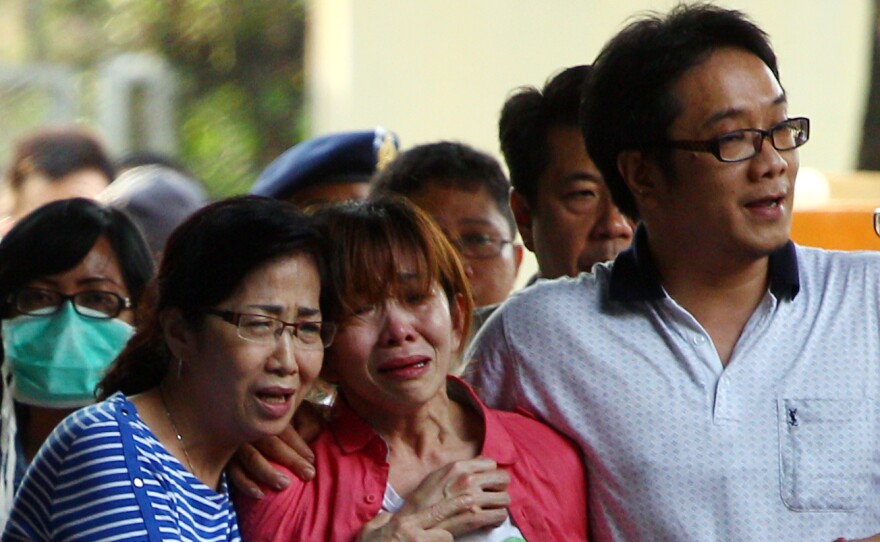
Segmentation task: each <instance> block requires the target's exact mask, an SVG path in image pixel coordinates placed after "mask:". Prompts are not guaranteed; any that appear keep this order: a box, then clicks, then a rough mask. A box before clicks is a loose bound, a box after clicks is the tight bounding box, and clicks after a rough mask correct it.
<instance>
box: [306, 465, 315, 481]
mask: <svg viewBox="0 0 880 542" xmlns="http://www.w3.org/2000/svg"><path fill="white" fill-rule="evenodd" d="M303 476H305V478H306V480H311V479H312V478H314V477H315V468H314V467H306V468H305V469H303Z"/></svg>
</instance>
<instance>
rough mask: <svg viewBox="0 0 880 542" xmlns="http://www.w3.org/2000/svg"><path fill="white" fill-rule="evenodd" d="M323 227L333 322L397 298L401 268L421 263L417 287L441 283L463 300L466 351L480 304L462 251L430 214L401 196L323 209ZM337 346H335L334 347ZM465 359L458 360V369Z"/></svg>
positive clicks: (327, 308)
mask: <svg viewBox="0 0 880 542" xmlns="http://www.w3.org/2000/svg"><path fill="white" fill-rule="evenodd" d="M315 217H316V218H317V220H318V224H319V228H320V229H321V230H322V233H323V234H324V236H325V238H326V239H328V241H329V242H328V245H329V246H328V247H327V248H328V249H327V253H326V254H327V262H328V265H327V266H328V268H329V280H328V284H327V285H326V286H325V291H326V297H325V298H324V299H325V301H326V304H325V306H324V307H323V310H324V314H325V315H326V317H327V319H328V320H332V321H335V322H339V323H340V325H343V326H344V325H345V320H346V319H347V318H349V317H351V316H352V315H353V314H355V311H356V310H357V309H358V307H359V306H362V305H363V304H373V303H377V304H378V303H381V302H383V301H384V300H386V299H388V298H391V297H396V296H397V295H398V293H399V292H403V291H409V289H410V288H412V285H411V284H410V283H409V282H407V284H406V285H405V287H404V284H403V279H402V278H401V277H400V273H399V271H400V268H401V266H402V265H403V264H404V262H405V263H406V264H410V263H414V264H415V269H414V271H415V273H416V276H417V277H418V284H417V288H419V289H420V290H421V291H423V292H428V291H430V289H431V287H432V286H433V285H434V284H435V283H436V284H438V285H440V287H441V288H443V292H444V293H445V294H446V298H447V299H448V301H449V304H450V310H452V308H453V307H455V306H456V300H455V296H456V295H461V296H462V299H463V303H462V314H461V315H460V318H461V321H462V322H463V324H464V325H463V327H462V330H463V333H462V342H461V346H460V347H459V352H458V354H459V355H460V354H461V351H462V350H464V346H465V344H466V341H467V338H468V336H469V331H470V327H471V320H472V313H473V309H474V301H473V298H472V296H471V289H470V285H469V283H468V279H467V275H466V274H465V271H464V267H463V266H462V264H461V260H460V259H459V256H458V251H457V250H456V249H455V247H453V246H452V244H451V243H450V242H449V241H448V240H447V239H446V236H445V235H443V232H442V230H440V227H439V226H437V224H436V223H435V222H434V221H433V220H432V219H431V217H430V216H429V215H427V214H426V213H425V212H424V211H422V210H421V209H419V208H418V207H416V206H415V205H413V204H411V203H409V202H408V201H407V200H405V199H403V198H400V197H395V196H381V197H378V198H376V199H373V200H368V201H365V202H351V203H344V204H340V205H334V206H329V207H324V208H322V209H319V210H318V211H316V213H315ZM331 348H332V347H331ZM458 361H459V360H453V363H452V366H455V365H457V362H458Z"/></svg>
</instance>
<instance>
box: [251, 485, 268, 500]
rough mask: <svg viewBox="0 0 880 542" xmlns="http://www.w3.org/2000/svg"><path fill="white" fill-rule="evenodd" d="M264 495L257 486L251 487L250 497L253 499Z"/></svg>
mask: <svg viewBox="0 0 880 542" xmlns="http://www.w3.org/2000/svg"><path fill="white" fill-rule="evenodd" d="M265 496H266V494H265V493H263V492H262V491H260V488H258V487H252V488H251V497H253V498H255V499H262V498H263V497H265Z"/></svg>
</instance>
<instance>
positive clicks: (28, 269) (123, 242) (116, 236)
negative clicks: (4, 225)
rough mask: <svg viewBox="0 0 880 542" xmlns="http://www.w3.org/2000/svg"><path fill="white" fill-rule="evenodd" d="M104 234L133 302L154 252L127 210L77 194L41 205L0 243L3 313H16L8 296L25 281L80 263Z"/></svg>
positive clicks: (151, 267)
mask: <svg viewBox="0 0 880 542" xmlns="http://www.w3.org/2000/svg"><path fill="white" fill-rule="evenodd" d="M100 237H106V238H107V240H108V241H109V242H110V247H111V248H112V249H113V253H114V254H115V255H116V258H117V260H118V261H119V266H120V270H121V271H122V279H123V280H124V281H125V287H126V288H127V289H128V293H129V296H130V297H131V300H132V302H133V303H134V305H135V306H137V305H138V303H139V302H140V300H141V298H142V297H143V294H144V290H145V288H146V286H147V283H148V282H149V280H150V279H151V278H152V276H153V273H154V264H153V256H152V253H151V252H150V249H149V247H148V246H147V242H146V241H145V240H144V237H143V235H142V234H141V232H140V230H139V229H138V227H137V226H136V225H135V224H134V222H132V220H131V219H130V218H129V217H128V215H126V214H125V213H124V212H122V211H120V210H118V209H114V208H112V207H108V206H105V205H101V204H99V203H96V202H94V201H92V200H88V199H84V198H74V199H68V200H61V201H54V202H52V203H48V204H46V205H43V206H42V207H40V208H39V209H37V210H36V211H34V212H33V213H31V214H29V215H27V216H26V217H24V218H22V219H21V220H20V221H19V222H18V223H16V225H15V227H13V228H12V229H11V230H10V231H9V233H7V234H6V236H5V237H3V240H2V242H0V318H9V317H10V315H11V314H12V306H11V303H10V296H11V295H12V294H13V293H15V292H16V291H18V290H19V289H21V288H22V287H24V286H25V285H26V284H27V283H29V282H31V281H33V280H36V279H39V278H43V277H46V276H49V275H55V274H58V273H63V272H65V271H68V270H70V269H73V268H74V267H76V266H77V265H78V264H79V263H80V262H81V261H82V259H83V258H85V257H86V255H87V254H88V253H89V252H90V251H91V250H92V247H94V246H95V243H96V242H97V241H98V239H99V238H100Z"/></svg>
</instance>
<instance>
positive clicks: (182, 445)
mask: <svg viewBox="0 0 880 542" xmlns="http://www.w3.org/2000/svg"><path fill="white" fill-rule="evenodd" d="M159 398H160V399H161V400H162V407H163V408H164V409H165V415H166V416H168V421H169V422H171V428H172V429H174V435H175V436H176V437H177V442H179V443H180V448H181V449H182V450H183V455H184V457H186V464H187V466H188V467H189V471H190V472H191V473H192V474H193V476H195V475H196V469H194V468H193V464H192V459H190V457H189V452H188V451H187V450H186V443H185V442H183V436H181V434H180V429H178V428H177V424H176V423H174V416H172V415H171V409H170V408H168V402H167V401H166V400H165V388H164V387H163V386H162V385H161V384H160V385H159Z"/></svg>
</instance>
